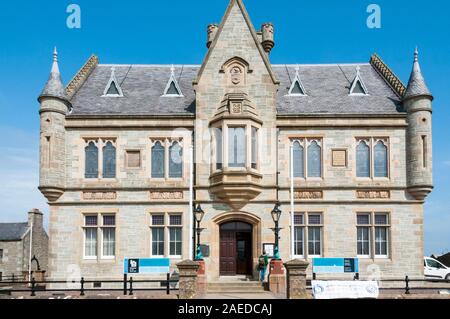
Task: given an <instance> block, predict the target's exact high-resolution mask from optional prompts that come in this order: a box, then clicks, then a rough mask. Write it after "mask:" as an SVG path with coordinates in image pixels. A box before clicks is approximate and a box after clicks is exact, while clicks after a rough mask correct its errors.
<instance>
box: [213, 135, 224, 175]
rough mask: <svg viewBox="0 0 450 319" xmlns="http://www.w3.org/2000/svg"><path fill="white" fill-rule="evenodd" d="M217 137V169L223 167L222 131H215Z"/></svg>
mask: <svg viewBox="0 0 450 319" xmlns="http://www.w3.org/2000/svg"><path fill="white" fill-rule="evenodd" d="M215 136H216V169H222V167H223V146H222V129H221V128H216V129H215Z"/></svg>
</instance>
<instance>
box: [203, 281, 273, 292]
mask: <svg viewBox="0 0 450 319" xmlns="http://www.w3.org/2000/svg"><path fill="white" fill-rule="evenodd" d="M206 290H207V292H208V293H263V292H265V289H264V285H263V284H262V283H260V282H258V281H228V282H224V281H215V282H208V283H207V288H206Z"/></svg>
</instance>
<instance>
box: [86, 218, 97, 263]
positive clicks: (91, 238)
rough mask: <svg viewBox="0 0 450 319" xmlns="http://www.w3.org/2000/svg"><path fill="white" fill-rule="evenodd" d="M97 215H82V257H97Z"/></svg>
mask: <svg viewBox="0 0 450 319" xmlns="http://www.w3.org/2000/svg"><path fill="white" fill-rule="evenodd" d="M97 227H98V218H97V216H91V215H89V216H84V258H86V259H93V258H97Z"/></svg>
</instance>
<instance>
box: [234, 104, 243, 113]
mask: <svg viewBox="0 0 450 319" xmlns="http://www.w3.org/2000/svg"><path fill="white" fill-rule="evenodd" d="M231 113H233V114H240V113H242V103H236V102H234V103H231Z"/></svg>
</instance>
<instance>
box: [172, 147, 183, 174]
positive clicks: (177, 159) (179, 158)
mask: <svg viewBox="0 0 450 319" xmlns="http://www.w3.org/2000/svg"><path fill="white" fill-rule="evenodd" d="M182 176H183V148H182V147H181V146H180V144H179V143H178V142H175V143H173V144H172V146H171V147H170V148H169V177H171V178H181V177H182Z"/></svg>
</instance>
